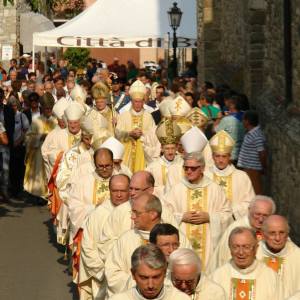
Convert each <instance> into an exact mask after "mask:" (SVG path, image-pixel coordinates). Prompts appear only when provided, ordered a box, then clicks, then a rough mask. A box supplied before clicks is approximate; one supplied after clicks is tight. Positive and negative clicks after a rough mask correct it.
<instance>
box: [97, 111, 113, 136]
mask: <svg viewBox="0 0 300 300" xmlns="http://www.w3.org/2000/svg"><path fill="white" fill-rule="evenodd" d="M100 114H101V115H102V116H103V117H104V118H105V119H106V121H107V124H108V130H109V131H110V132H113V124H112V118H113V114H112V110H111V109H110V108H109V107H107V110H106V111H103V112H101V111H100Z"/></svg>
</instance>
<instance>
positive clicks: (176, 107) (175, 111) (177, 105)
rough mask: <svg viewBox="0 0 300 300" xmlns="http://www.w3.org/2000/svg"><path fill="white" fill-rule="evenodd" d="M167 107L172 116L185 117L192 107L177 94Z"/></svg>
mask: <svg viewBox="0 0 300 300" xmlns="http://www.w3.org/2000/svg"><path fill="white" fill-rule="evenodd" d="M169 109H170V113H171V115H172V116H177V117H185V116H186V115H187V114H188V113H189V112H190V110H191V109H192V108H191V106H190V105H189V104H188V103H187V102H186V100H185V99H184V98H183V97H181V96H178V97H176V98H175V99H174V100H173V101H172V103H171V104H170V107H169Z"/></svg>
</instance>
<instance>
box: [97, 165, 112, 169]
mask: <svg viewBox="0 0 300 300" xmlns="http://www.w3.org/2000/svg"><path fill="white" fill-rule="evenodd" d="M112 168H113V165H98V166H96V170H111V169H112Z"/></svg>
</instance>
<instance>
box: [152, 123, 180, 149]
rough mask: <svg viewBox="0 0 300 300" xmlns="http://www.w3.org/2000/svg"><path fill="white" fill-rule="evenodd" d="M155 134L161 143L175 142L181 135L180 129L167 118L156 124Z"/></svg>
mask: <svg viewBox="0 0 300 300" xmlns="http://www.w3.org/2000/svg"><path fill="white" fill-rule="evenodd" d="M156 135H157V138H158V140H159V142H160V143H161V144H162V145H169V144H177V143H178V142H179V139H180V137H181V130H180V127H179V126H178V125H177V124H176V123H175V122H174V121H173V120H172V119H169V118H167V119H165V120H163V121H162V122H160V124H159V125H158V127H157V129H156Z"/></svg>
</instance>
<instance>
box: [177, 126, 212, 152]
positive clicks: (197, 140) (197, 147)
mask: <svg viewBox="0 0 300 300" xmlns="http://www.w3.org/2000/svg"><path fill="white" fill-rule="evenodd" d="M180 142H181V144H182V147H183V149H184V151H185V152H186V153H192V152H202V151H203V149H204V148H205V146H206V144H207V143H208V140H207V138H206V136H205V135H204V133H203V132H202V131H201V130H200V129H199V128H198V127H192V128H191V129H189V130H188V131H187V132H186V133H185V134H184V135H183V136H182V137H181V139H180Z"/></svg>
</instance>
